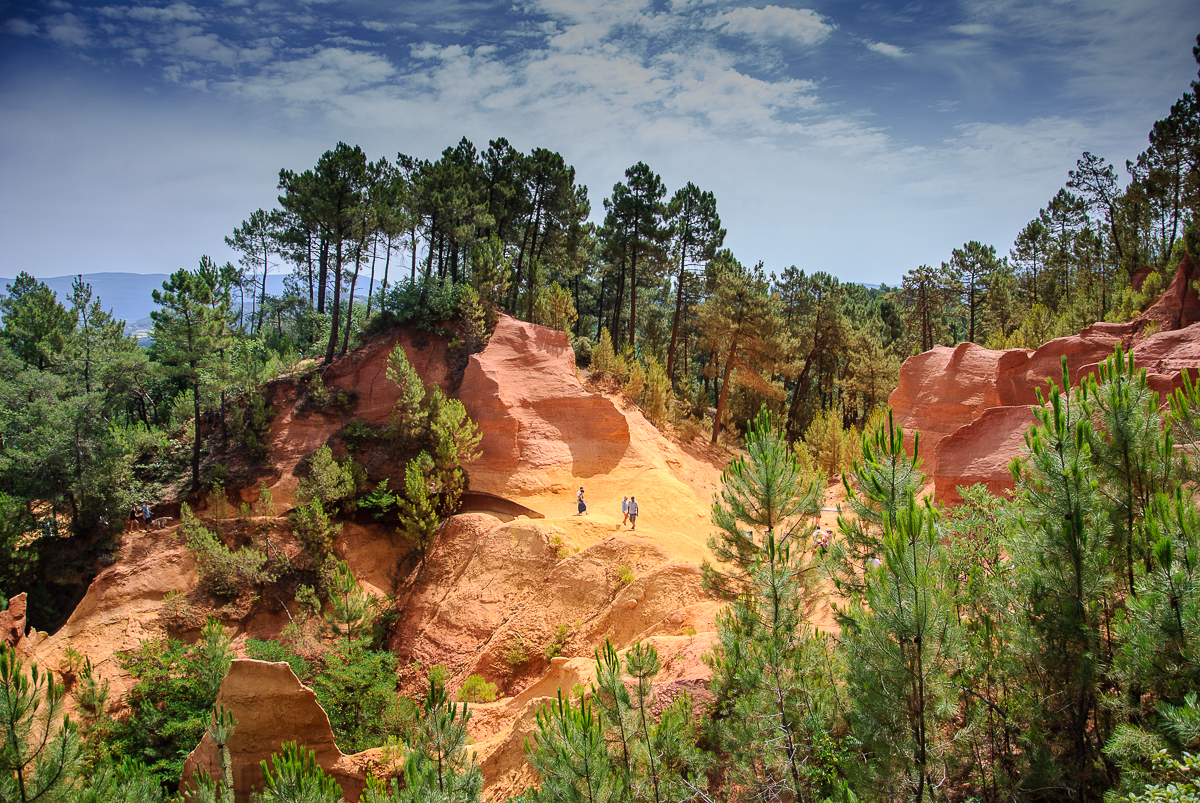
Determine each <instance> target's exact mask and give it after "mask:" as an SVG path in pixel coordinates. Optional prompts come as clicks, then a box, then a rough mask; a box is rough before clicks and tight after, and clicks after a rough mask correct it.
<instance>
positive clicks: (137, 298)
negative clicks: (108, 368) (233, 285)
mask: <svg viewBox="0 0 1200 803" xmlns="http://www.w3.org/2000/svg"><path fill="white" fill-rule="evenodd" d="M283 277H284V274H277V275H268V276H267V292H268V293H270V294H272V295H279V294H280V293H282V292H283ZM14 278H15V277H13V276H7V277H4V276H0V293H4V294H7V291H8V285H9V284H11V283H12V281H13V279H14ZM168 278H169V276H168V275H167V274H165V273H85V274H83V280H84V281H85V282H87V283H88V284H90V285H91V286H92V294H93V297H98V298H99V299H100V305H101V306H102V307H104V309H106V310H111V311H112V314H113V315H114V316H116V317H117V318H118V319H120V320H123V321H125V333H126V334H135V333H136V334H137V335H138V336H139V337H142V336H144V335H145V334H146V333H147V332H149V331H150V326H151V321H150V313H151V312H152V311H153V310H156V309H158V305H157V304H155V303H154V301H153V300H152V299H151V297H150V293H151V291H153V290H158V289H161V288H162V283H163V282H165V281H166V280H167V279H168ZM74 280H75V277H74V276H52V277H50V278H48V279H40V280H39V281H41V282H43V283H45V285H46V286H47V287H49V288H50V289H51V290H53V291H54V293H55V295H57V296H58V300H59V301H61V302H63V303H64V304H66V303H67V297H68V296H70V295H71V283H72V282H73V281H74Z"/></svg>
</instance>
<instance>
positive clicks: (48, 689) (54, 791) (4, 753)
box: [0, 644, 79, 803]
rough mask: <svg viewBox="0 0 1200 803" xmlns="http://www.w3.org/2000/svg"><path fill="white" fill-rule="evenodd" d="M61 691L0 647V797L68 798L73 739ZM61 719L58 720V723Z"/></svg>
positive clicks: (25, 800)
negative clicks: (0, 728)
mask: <svg viewBox="0 0 1200 803" xmlns="http://www.w3.org/2000/svg"><path fill="white" fill-rule="evenodd" d="M65 697H66V690H65V689H64V687H63V686H62V684H59V683H56V682H55V681H54V676H53V675H52V674H51V673H50V672H45V671H42V670H40V669H39V668H38V666H37V665H36V664H34V665H32V666H30V667H29V669H28V670H26V668H25V665H24V662H22V661H21V659H20V658H18V657H17V653H16V650H14V649H12V648H11V647H9V646H8V645H5V644H0V726H2V727H3V729H4V730H3V733H0V737H2V738H3V740H4V741H3V743H2V744H0V799H3V800H6V801H12V803H57V801H66V800H70V799H71V790H72V789H73V787H74V781H75V774H76V772H77V769H78V765H79V740H78V738H77V736H76V733H75V728H74V727H73V726H72V725H71V723H70V720H68V719H67V717H66V716H65V715H63V713H62V710H63V702H64V700H65ZM60 717H61V719H60Z"/></svg>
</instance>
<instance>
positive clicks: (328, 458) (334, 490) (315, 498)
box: [296, 446, 355, 505]
mask: <svg viewBox="0 0 1200 803" xmlns="http://www.w3.org/2000/svg"><path fill="white" fill-rule="evenodd" d="M354 491H355V483H354V474H353V472H352V471H351V470H350V469H349V468H348V467H346V466H344V465H342V464H341V463H339V462H338V461H336V460H334V459H333V452H332V450H330V448H329V447H328V446H322V447H320V448H319V449H317V451H315V452H313V455H312V458H311V459H310V460H309V472H308V476H307V477H305V478H304V479H302V480H300V483H299V484H298V485H297V487H296V496H297V497H298V498H299V499H301V500H303V501H305V502H320V503H321V504H322V505H332V504H335V503H337V502H340V501H342V500H343V499H348V498H349V497H351V496H353V495H354Z"/></svg>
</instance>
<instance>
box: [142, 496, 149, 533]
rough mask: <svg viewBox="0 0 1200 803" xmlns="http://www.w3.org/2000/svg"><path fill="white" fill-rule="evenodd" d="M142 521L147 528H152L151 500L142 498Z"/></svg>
mask: <svg viewBox="0 0 1200 803" xmlns="http://www.w3.org/2000/svg"><path fill="white" fill-rule="evenodd" d="M142 521H143V522H144V526H145V528H146V529H147V530H149V529H150V502H149V501H148V500H146V499H143V500H142Z"/></svg>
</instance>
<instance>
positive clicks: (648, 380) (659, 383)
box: [641, 354, 672, 429]
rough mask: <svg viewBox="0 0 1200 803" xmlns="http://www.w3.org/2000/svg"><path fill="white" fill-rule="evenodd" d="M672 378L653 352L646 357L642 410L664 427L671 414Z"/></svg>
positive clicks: (654, 423) (655, 422) (653, 421)
mask: <svg viewBox="0 0 1200 803" xmlns="http://www.w3.org/2000/svg"><path fill="white" fill-rule="evenodd" d="M671 396H672V394H671V380H670V379H668V378H667V372H666V370H665V369H664V368H663V367H662V365H661V364H660V363H659V362H658V360H657V359H656V358H655V356H654V355H653V354H651V355H649V356H648V357H647V358H646V372H645V384H644V386H643V388H642V401H641V408H642V412H643V413H645V415H646V419H647V420H648V421H649V422H650V423H651V424H653V425H654V426H656V427H658V428H659V429H662V428H663V427H664V426H665V425H666V423H667V420H668V418H669V417H670V414H671Z"/></svg>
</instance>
